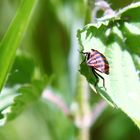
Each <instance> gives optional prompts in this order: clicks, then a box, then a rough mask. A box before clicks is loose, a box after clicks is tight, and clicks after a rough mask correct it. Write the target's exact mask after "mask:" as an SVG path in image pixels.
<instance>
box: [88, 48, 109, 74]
mask: <svg viewBox="0 0 140 140" xmlns="http://www.w3.org/2000/svg"><path fill="white" fill-rule="evenodd" d="M86 54H87V65H88V66H90V67H92V68H94V69H95V70H97V71H99V72H101V73H105V74H109V63H108V61H107V59H106V58H105V56H104V55H103V54H101V53H100V52H98V51H97V50H94V49H92V52H90V53H86Z"/></svg>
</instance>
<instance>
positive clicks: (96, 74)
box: [95, 71, 106, 89]
mask: <svg viewBox="0 0 140 140" xmlns="http://www.w3.org/2000/svg"><path fill="white" fill-rule="evenodd" d="M95 73H96V75H98V76H99V77H100V78H101V79H102V80H103V87H104V88H105V79H104V78H103V77H102V76H101V75H100V74H98V73H97V72H96V71H95ZM105 89H106V88H105Z"/></svg>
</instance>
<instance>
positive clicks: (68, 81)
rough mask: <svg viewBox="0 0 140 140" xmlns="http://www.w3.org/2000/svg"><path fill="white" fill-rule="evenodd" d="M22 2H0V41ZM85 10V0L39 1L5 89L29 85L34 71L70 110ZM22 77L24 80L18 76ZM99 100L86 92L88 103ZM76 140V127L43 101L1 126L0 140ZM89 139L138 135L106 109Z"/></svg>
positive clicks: (115, 3)
mask: <svg viewBox="0 0 140 140" xmlns="http://www.w3.org/2000/svg"><path fill="white" fill-rule="evenodd" d="M20 2H21V0H0V38H1V39H2V37H3V35H4V34H5V32H6V31H7V28H8V26H9V24H10V22H11V20H12V18H13V17H14V15H15V13H16V10H17V8H18V7H19V5H20ZM108 2H109V3H110V4H111V7H112V8H113V9H115V10H118V9H120V8H122V7H124V6H126V5H128V4H130V3H132V2H135V1H134V0H133V1H132V0H124V1H122V0H109V1H108ZM85 12H86V6H85V4H84V0H83V1H82V0H39V2H38V4H37V7H36V9H35V12H34V14H33V17H32V21H31V23H30V25H29V28H28V29H27V32H26V35H25V37H24V39H23V41H22V44H21V46H20V48H19V49H18V50H17V57H16V59H15V63H14V66H13V69H12V70H11V72H10V76H9V80H8V82H7V85H9V86H12V85H15V84H16V83H25V81H26V82H27V81H28V82H29V81H30V79H32V73H33V71H34V69H35V73H36V74H35V75H37V76H38V75H39V76H41V75H44V74H46V75H47V77H48V78H49V79H50V80H49V81H50V82H49V84H48V88H50V89H51V90H52V91H54V93H56V94H57V95H58V96H60V97H61V98H62V99H63V100H64V102H66V103H67V105H68V106H71V104H72V103H73V102H74V100H75V90H76V87H75V86H76V80H77V79H76V77H77V73H78V69H79V66H78V65H79V63H80V62H81V60H79V51H78V50H79V48H78V42H77V38H76V32H77V29H78V28H81V27H83V26H84V20H85V19H84V18H85ZM29 58H30V59H31V60H30V61H29V60H28V59H29ZM26 60H27V61H26ZM25 64H26V65H25ZM24 65H25V66H24ZM22 67H23V68H22ZM17 69H18V71H16V70H17ZM38 71H39V72H38ZM22 73H23V75H24V74H26V77H22V75H21V74H22ZM38 73H39V74H38ZM17 81H18V82H17ZM91 92H92V91H91ZM99 100H100V96H99V95H97V94H90V100H89V102H90V104H91V105H94V104H95V103H96V102H98V101H99ZM77 136H78V128H77V127H76V126H75V124H74V123H73V122H72V121H71V120H70V119H69V118H68V117H67V116H65V115H64V113H63V112H62V111H61V110H60V109H59V108H58V107H57V106H56V105H55V104H53V103H52V102H50V101H48V100H44V99H42V98H40V99H39V100H37V101H36V102H34V103H32V104H31V105H29V106H28V107H27V108H26V109H25V110H24V112H22V113H21V114H20V115H19V116H18V117H17V118H15V119H14V120H13V121H11V122H8V123H7V124H6V125H5V126H3V127H1V128H0V140H31V139H34V140H76V139H77ZM90 139H91V140H93V139H95V140H125V139H127V140H139V139H140V132H139V130H138V128H137V127H136V126H135V125H134V124H133V123H132V121H131V120H130V119H129V118H128V117H127V116H126V115H125V114H124V113H122V112H121V111H119V110H116V109H113V108H112V107H110V106H107V107H106V108H105V109H104V111H103V113H102V114H101V116H100V117H99V118H98V119H97V120H96V123H94V125H93V126H92V127H91V129H90Z"/></svg>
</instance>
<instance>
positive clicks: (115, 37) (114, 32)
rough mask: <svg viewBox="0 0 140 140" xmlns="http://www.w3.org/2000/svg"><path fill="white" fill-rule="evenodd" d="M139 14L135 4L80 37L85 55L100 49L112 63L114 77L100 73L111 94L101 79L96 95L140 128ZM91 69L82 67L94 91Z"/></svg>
mask: <svg viewBox="0 0 140 140" xmlns="http://www.w3.org/2000/svg"><path fill="white" fill-rule="evenodd" d="M139 13H140V3H136V4H133V5H131V6H128V7H127V8H125V9H123V10H121V11H120V12H119V13H118V14H116V17H114V18H112V19H108V20H105V21H102V22H101V21H98V22H97V23H95V24H89V25H87V26H85V27H84V28H83V29H82V30H79V31H78V35H77V36H78V40H79V43H80V44H81V46H82V49H81V50H82V51H83V52H91V49H96V50H98V51H99V52H101V53H103V54H104V55H105V56H106V58H107V60H108V61H109V65H110V74H109V75H106V74H102V73H100V75H102V76H103V77H104V78H105V86H106V89H107V90H105V88H104V87H103V81H102V79H100V81H99V83H98V87H96V91H97V92H98V93H100V94H101V95H102V96H103V97H104V98H105V99H106V100H107V101H109V102H110V103H111V104H114V105H115V106H117V107H118V108H120V109H121V110H123V111H124V112H125V113H126V114H127V115H128V116H129V117H130V118H131V119H132V120H133V121H134V122H135V123H136V124H137V125H138V127H140V111H139V108H140V82H139V76H138V74H137V68H138V67H139V66H138V65H139V63H138V62H137V63H136V59H134V58H136V56H137V57H138V58H139V55H140V48H139V46H140V39H139V38H140V36H139V35H140V32H139V31H140V26H139V24H140V14H139ZM118 17H119V18H118ZM138 58H137V60H138ZM87 67H88V66H87V65H81V70H80V71H81V73H82V74H83V75H84V76H85V77H86V78H87V81H88V82H89V83H90V84H91V87H92V88H93V86H94V84H95V77H94V75H93V74H92V72H91V69H90V67H88V68H87ZM85 69H86V70H85ZM87 69H88V70H87ZM89 71H90V76H89V74H88V73H89ZM91 79H93V80H91ZM93 89H94V88H93Z"/></svg>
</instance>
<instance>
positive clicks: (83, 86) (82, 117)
mask: <svg viewBox="0 0 140 140" xmlns="http://www.w3.org/2000/svg"><path fill="white" fill-rule="evenodd" d="M77 89H78V90H77V96H76V97H77V98H76V99H77V104H78V111H77V116H76V124H77V126H78V132H79V134H78V140H89V126H90V121H91V120H90V119H91V118H90V106H89V101H88V100H89V98H88V96H89V94H88V93H89V92H88V89H89V88H88V83H87V81H86V79H85V78H84V77H83V76H80V75H79V79H78V88H77Z"/></svg>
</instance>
